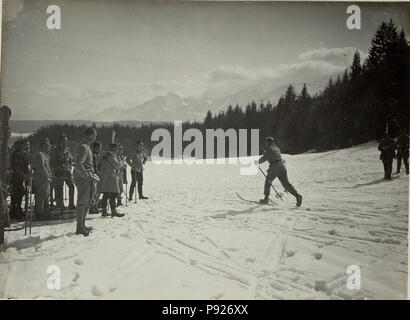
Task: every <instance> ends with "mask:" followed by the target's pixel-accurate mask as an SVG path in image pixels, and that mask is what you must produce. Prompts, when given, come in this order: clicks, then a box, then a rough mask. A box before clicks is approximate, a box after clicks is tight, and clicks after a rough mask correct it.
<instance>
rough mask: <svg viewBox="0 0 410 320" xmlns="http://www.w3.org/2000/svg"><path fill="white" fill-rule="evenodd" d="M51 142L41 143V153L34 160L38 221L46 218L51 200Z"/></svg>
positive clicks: (45, 140)
mask: <svg viewBox="0 0 410 320" xmlns="http://www.w3.org/2000/svg"><path fill="white" fill-rule="evenodd" d="M50 147H51V145H50V140H49V139H48V138H44V139H42V140H41V141H40V151H39V152H37V153H36V155H35V156H34V159H33V169H34V175H33V182H34V188H35V216H36V219H37V220H44V219H45V218H46V216H45V212H44V209H45V207H46V204H47V202H48V200H49V199H50V184H51V181H52V178H53V174H52V171H51V167H50Z"/></svg>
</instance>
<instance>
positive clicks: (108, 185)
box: [100, 143, 124, 217]
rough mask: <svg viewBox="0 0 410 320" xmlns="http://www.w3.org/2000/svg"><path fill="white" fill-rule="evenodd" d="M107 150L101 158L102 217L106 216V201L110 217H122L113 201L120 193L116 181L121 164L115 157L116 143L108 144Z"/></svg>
mask: <svg viewBox="0 0 410 320" xmlns="http://www.w3.org/2000/svg"><path fill="white" fill-rule="evenodd" d="M108 148H109V150H108V151H106V152H105V153H104V154H103V155H102V156H101V174H100V178H101V183H100V191H101V192H102V194H103V197H102V201H101V205H102V216H103V217H106V216H108V213H107V200H109V202H110V209H111V217H123V216H124V214H122V213H118V212H117V209H116V206H115V200H116V198H117V196H118V193H119V192H120V187H119V184H118V180H119V174H120V173H119V171H120V168H121V163H120V162H119V161H118V157H117V152H118V145H117V144H116V143H110V144H109V146H108Z"/></svg>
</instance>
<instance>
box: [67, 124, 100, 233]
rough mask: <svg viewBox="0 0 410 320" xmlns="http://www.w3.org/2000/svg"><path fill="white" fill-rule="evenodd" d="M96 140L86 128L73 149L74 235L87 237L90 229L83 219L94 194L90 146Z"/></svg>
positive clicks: (93, 174)
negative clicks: (75, 196) (75, 204)
mask: <svg viewBox="0 0 410 320" xmlns="http://www.w3.org/2000/svg"><path fill="white" fill-rule="evenodd" d="M96 138H97V131H96V130H95V128H93V127H89V128H87V130H86V132H85V137H84V138H83V140H82V141H81V142H80V143H79V144H78V145H77V147H76V148H75V155H74V174H73V178H74V183H75V186H76V187H77V213H76V215H77V229H76V234H82V235H83V236H84V237H86V236H88V235H89V233H90V231H91V230H92V227H87V226H86V225H85V217H86V216H87V213H88V211H89V210H90V206H91V203H92V199H93V198H94V193H95V192H96V189H97V188H96V185H97V181H98V180H99V178H98V176H97V175H96V174H95V172H94V164H93V153H92V151H91V145H92V143H93V142H94V141H95V139H96Z"/></svg>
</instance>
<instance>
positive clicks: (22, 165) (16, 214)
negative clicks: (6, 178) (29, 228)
mask: <svg viewBox="0 0 410 320" xmlns="http://www.w3.org/2000/svg"><path fill="white" fill-rule="evenodd" d="M26 149H27V143H26V140H20V141H17V142H16V143H15V144H14V151H13V153H12V154H11V157H10V164H11V178H10V187H11V188H10V189H11V190H10V191H11V192H10V193H11V203H10V204H11V208H10V218H12V219H13V218H14V219H17V220H19V219H23V218H24V214H23V212H22V210H21V204H22V201H23V197H24V195H25V193H26V191H25V186H27V185H28V181H29V175H30V169H29V162H28V156H27V152H28V150H26Z"/></svg>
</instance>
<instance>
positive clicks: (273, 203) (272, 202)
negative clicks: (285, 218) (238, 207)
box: [236, 192, 277, 206]
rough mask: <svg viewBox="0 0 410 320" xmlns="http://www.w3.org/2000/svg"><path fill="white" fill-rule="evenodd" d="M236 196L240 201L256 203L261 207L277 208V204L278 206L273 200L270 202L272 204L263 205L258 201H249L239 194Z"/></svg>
mask: <svg viewBox="0 0 410 320" xmlns="http://www.w3.org/2000/svg"><path fill="white" fill-rule="evenodd" d="M236 196H237V197H238V198H239V199H240V200H242V201H246V202H250V203H256V204H259V205H261V206H277V204H276V202H274V201H272V200H270V199H269V200H270V203H261V202H259V201H256V200H249V199H245V198H244V197H242V196H241V195H240V194H239V193H238V192H236Z"/></svg>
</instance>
